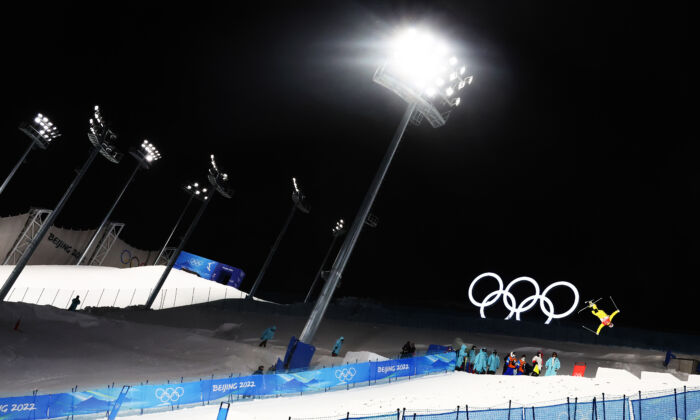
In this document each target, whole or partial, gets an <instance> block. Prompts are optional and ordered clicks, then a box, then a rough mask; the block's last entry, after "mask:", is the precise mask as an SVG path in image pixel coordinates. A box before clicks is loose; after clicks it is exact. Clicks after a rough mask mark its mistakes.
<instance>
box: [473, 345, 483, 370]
mask: <svg viewBox="0 0 700 420" xmlns="http://www.w3.org/2000/svg"><path fill="white" fill-rule="evenodd" d="M474 373H479V374H482V373H486V349H485V348H482V349H481V350H480V351H479V354H477V355H476V357H475V358H474Z"/></svg>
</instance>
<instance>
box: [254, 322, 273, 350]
mask: <svg viewBox="0 0 700 420" xmlns="http://www.w3.org/2000/svg"><path fill="white" fill-rule="evenodd" d="M275 331H277V327H276V326H274V325H273V326H271V327H270V328H268V329H266V330H265V331H264V332H263V333H262V335H261V336H260V339H261V340H262V341H261V342H260V344H258V347H267V340H272V338H273V337H274V336H275Z"/></svg>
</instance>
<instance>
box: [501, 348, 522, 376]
mask: <svg viewBox="0 0 700 420" xmlns="http://www.w3.org/2000/svg"><path fill="white" fill-rule="evenodd" d="M505 368H506V369H505V371H504V372H503V374H504V375H515V371H516V369H517V368H518V359H516V358H515V353H513V352H510V355H508V359H507V361H506V366H505Z"/></svg>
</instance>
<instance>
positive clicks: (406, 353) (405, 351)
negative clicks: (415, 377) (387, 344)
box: [401, 341, 416, 359]
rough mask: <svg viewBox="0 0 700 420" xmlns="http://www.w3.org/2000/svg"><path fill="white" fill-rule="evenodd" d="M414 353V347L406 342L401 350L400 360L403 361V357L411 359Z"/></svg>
mask: <svg viewBox="0 0 700 420" xmlns="http://www.w3.org/2000/svg"><path fill="white" fill-rule="evenodd" d="M415 353H416V345H415V344H413V343H411V342H410V341H406V344H404V345H403V347H402V348H401V358H402V359H403V358H404V357H413V355H414V354H415Z"/></svg>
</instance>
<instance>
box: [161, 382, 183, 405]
mask: <svg viewBox="0 0 700 420" xmlns="http://www.w3.org/2000/svg"><path fill="white" fill-rule="evenodd" d="M155 394H156V398H158V399H159V400H160V401H161V402H164V403H167V402H175V401H177V400H179V399H180V398H181V397H182V396H183V395H185V388H183V387H181V386H179V387H177V388H165V389H163V388H158V389H156V392H155Z"/></svg>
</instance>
